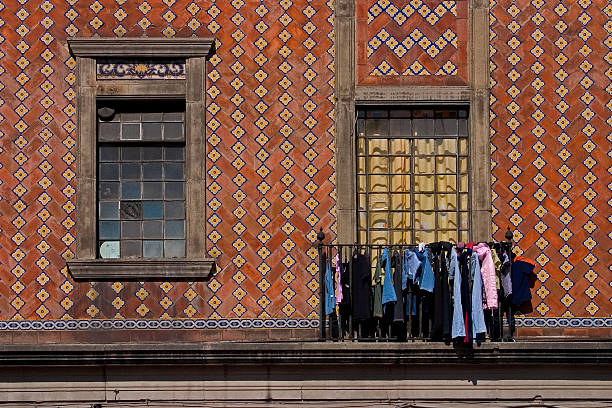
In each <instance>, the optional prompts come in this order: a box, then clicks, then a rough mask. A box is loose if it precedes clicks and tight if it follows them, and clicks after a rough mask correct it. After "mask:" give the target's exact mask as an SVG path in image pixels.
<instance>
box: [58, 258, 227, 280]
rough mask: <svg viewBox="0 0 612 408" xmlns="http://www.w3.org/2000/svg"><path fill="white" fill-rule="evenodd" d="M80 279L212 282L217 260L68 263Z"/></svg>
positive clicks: (72, 271) (89, 261) (77, 278)
mask: <svg viewBox="0 0 612 408" xmlns="http://www.w3.org/2000/svg"><path fill="white" fill-rule="evenodd" d="M67 265H68V271H69V272H70V274H71V275H72V277H73V278H74V279H76V280H84V281H103V280H106V281H116V280H121V279H128V280H139V281H142V280H151V279H162V280H177V279H192V280H208V279H209V278H210V276H212V275H213V274H214V272H215V260H214V259H213V258H202V259H184V258H175V259H127V260H125V259H75V260H72V261H68V262H67Z"/></svg>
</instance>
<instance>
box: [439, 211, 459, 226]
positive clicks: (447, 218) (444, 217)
mask: <svg viewBox="0 0 612 408" xmlns="http://www.w3.org/2000/svg"><path fill="white" fill-rule="evenodd" d="M438 228H442V229H444V228H452V229H456V228H457V213H456V212H451V211H444V212H439V213H438Z"/></svg>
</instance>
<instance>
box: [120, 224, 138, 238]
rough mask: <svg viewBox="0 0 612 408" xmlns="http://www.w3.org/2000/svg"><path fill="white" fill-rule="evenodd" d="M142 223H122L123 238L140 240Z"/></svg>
mask: <svg viewBox="0 0 612 408" xmlns="http://www.w3.org/2000/svg"><path fill="white" fill-rule="evenodd" d="M140 224H141V221H122V222H121V238H140Z"/></svg>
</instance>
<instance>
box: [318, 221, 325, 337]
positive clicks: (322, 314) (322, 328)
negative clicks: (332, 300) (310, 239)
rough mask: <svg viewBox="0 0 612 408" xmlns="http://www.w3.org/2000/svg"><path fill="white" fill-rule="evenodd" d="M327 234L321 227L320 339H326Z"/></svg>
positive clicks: (319, 248)
mask: <svg viewBox="0 0 612 408" xmlns="http://www.w3.org/2000/svg"><path fill="white" fill-rule="evenodd" d="M324 239H325V234H324V233H323V228H321V229H320V230H319V232H318V234H317V240H318V241H319V242H318V245H317V249H318V253H319V341H325V262H324V259H323V240H324Z"/></svg>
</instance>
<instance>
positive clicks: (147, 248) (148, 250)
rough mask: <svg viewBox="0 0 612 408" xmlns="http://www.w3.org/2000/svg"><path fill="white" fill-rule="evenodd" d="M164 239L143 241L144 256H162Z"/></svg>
mask: <svg viewBox="0 0 612 408" xmlns="http://www.w3.org/2000/svg"><path fill="white" fill-rule="evenodd" d="M162 242H163V241H142V256H143V257H144V258H161V257H162Z"/></svg>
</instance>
